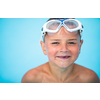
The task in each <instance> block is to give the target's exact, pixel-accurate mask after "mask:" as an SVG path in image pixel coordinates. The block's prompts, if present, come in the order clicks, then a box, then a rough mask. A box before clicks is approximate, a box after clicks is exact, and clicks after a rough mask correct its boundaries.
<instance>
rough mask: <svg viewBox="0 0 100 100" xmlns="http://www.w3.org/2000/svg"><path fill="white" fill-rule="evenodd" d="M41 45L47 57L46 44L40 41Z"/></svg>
mask: <svg viewBox="0 0 100 100" xmlns="http://www.w3.org/2000/svg"><path fill="white" fill-rule="evenodd" d="M40 44H41V47H42V50H43V53H44V54H45V55H47V53H46V48H45V43H44V42H43V41H40Z"/></svg>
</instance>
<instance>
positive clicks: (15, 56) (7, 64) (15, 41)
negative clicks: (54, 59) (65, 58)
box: [0, 18, 100, 83]
mask: <svg viewBox="0 0 100 100" xmlns="http://www.w3.org/2000/svg"><path fill="white" fill-rule="evenodd" d="M76 19H78V20H79V21H81V23H82V24H83V25H84V32H83V35H82V39H83V40H84V43H83V45H82V50H81V53H80V55H79V57H78V59H77V61H76V63H77V64H80V65H82V66H85V67H87V68H89V69H92V70H93V71H95V72H96V74H97V75H98V76H99V78H100V18H76ZM47 20H48V18H0V83H20V82H21V79H22V77H23V75H24V74H25V73H26V72H27V71H28V70H30V69H32V68H35V67H37V66H39V65H41V64H43V63H46V62H47V61H48V58H47V56H45V55H44V54H43V52H42V49H41V46H40V44H39V39H40V36H41V28H42V25H43V24H44V23H45V22H46V21H47Z"/></svg>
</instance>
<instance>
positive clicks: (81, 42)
mask: <svg viewBox="0 0 100 100" xmlns="http://www.w3.org/2000/svg"><path fill="white" fill-rule="evenodd" d="M82 44H83V40H81V41H80V47H79V52H80V51H81V46H82Z"/></svg>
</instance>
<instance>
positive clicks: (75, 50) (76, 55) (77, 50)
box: [70, 45, 80, 57]
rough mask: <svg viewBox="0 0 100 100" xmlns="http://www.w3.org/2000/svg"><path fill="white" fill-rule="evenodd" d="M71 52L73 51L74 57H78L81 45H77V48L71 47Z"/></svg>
mask: <svg viewBox="0 0 100 100" xmlns="http://www.w3.org/2000/svg"><path fill="white" fill-rule="evenodd" d="M70 51H71V53H72V55H74V56H75V57H78V55H79V53H80V51H79V45H75V46H73V47H71V48H70Z"/></svg>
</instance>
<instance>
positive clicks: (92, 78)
mask: <svg viewBox="0 0 100 100" xmlns="http://www.w3.org/2000/svg"><path fill="white" fill-rule="evenodd" d="M75 66H76V67H77V69H78V72H79V73H80V74H79V76H80V78H81V79H82V80H83V81H84V83H85V82H86V83H99V77H98V76H97V74H96V73H95V72H94V71H93V70H91V69H88V68H86V67H84V66H81V65H78V64H75Z"/></svg>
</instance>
